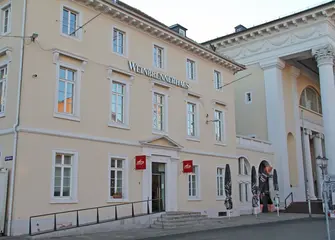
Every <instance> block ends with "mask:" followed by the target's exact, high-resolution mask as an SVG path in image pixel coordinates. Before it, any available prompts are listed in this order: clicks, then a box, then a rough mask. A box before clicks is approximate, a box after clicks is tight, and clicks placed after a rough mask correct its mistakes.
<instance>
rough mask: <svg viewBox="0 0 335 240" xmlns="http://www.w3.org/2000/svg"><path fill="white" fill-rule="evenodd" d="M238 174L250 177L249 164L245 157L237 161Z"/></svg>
mask: <svg viewBox="0 0 335 240" xmlns="http://www.w3.org/2000/svg"><path fill="white" fill-rule="evenodd" d="M238 174H239V175H250V163H249V161H248V160H247V159H246V158H245V157H240V158H239V159H238Z"/></svg>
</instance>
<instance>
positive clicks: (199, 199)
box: [187, 198, 202, 202]
mask: <svg viewBox="0 0 335 240" xmlns="http://www.w3.org/2000/svg"><path fill="white" fill-rule="evenodd" d="M187 200H188V201H191V202H199V201H202V200H201V198H188V199H187Z"/></svg>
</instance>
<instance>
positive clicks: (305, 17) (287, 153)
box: [203, 1, 335, 200]
mask: <svg viewBox="0 0 335 240" xmlns="http://www.w3.org/2000/svg"><path fill="white" fill-rule="evenodd" d="M334 16H335V8H334V4H333V2H332V1H331V2H328V3H325V4H322V5H319V6H316V7H313V8H310V9H307V10H305V11H302V12H298V13H295V14H292V15H289V16H286V17H283V18H280V19H277V20H274V21H271V22H268V23H264V24H261V25H258V26H254V27H251V28H246V27H244V26H242V25H240V27H239V28H237V27H236V29H235V30H236V31H235V33H232V34H229V35H226V36H223V37H219V38H216V39H213V40H209V41H207V42H205V43H203V44H204V45H206V46H208V47H209V48H212V49H215V50H216V52H219V53H221V54H225V55H228V56H229V57H231V58H233V59H234V60H236V61H238V62H240V63H242V64H245V65H246V66H247V68H248V69H247V70H245V71H244V72H241V73H239V74H238V76H237V78H240V77H243V78H244V80H241V81H238V82H237V83H236V84H235V104H236V113H237V116H239V117H237V122H236V130H237V134H242V135H253V136H258V137H259V138H260V136H262V138H264V139H265V140H268V141H270V142H272V143H273V148H274V152H275V155H276V162H277V169H278V175H279V186H280V196H281V198H282V199H285V198H286V197H287V196H288V195H289V194H290V193H291V192H292V193H293V195H294V198H295V200H305V199H306V198H307V193H308V195H309V197H310V198H311V199H316V198H317V197H320V195H319V191H318V189H320V175H321V172H320V169H319V168H318V167H317V166H316V161H315V159H316V157H317V156H319V155H320V156H321V157H322V155H323V156H325V157H327V158H328V159H329V166H328V171H329V173H330V174H335V108H333V107H331V106H332V103H334V102H335V81H334V49H335V18H334ZM248 75H250V76H248ZM312 92H314V93H315V94H314V93H313V94H314V95H313V94H312ZM247 94H248V95H247ZM303 94H304V95H306V96H305V98H306V99H305V100H304V101H301V96H302V95H303ZM311 94H312V95H313V96H312V95H311ZM245 96H250V98H251V96H252V98H253V99H249V100H250V101H248V102H247V101H246V100H245V99H246V98H245ZM319 96H321V97H320V99H318V97H319ZM240 99H243V100H240ZM264 103H265V104H264ZM260 123H263V124H262V125H261V126H260ZM263 125H264V126H263ZM323 145H325V146H323ZM289 173H290V174H289Z"/></svg>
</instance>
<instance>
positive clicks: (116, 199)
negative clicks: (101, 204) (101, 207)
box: [107, 198, 129, 203]
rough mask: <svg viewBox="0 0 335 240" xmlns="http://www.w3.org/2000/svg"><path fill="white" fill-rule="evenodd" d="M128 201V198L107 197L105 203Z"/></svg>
mask: <svg viewBox="0 0 335 240" xmlns="http://www.w3.org/2000/svg"><path fill="white" fill-rule="evenodd" d="M124 202H129V199H127V198H109V199H108V200H107V203H124Z"/></svg>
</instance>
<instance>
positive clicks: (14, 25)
mask: <svg viewBox="0 0 335 240" xmlns="http://www.w3.org/2000/svg"><path fill="white" fill-rule="evenodd" d="M9 2H10V3H11V8H12V13H11V14H12V16H11V31H10V33H9V35H6V36H4V37H1V39H0V52H1V53H2V54H4V55H3V56H1V57H0V66H3V65H4V64H6V63H7V62H8V61H10V62H9V63H8V77H7V90H6V95H7V96H6V108H5V116H4V117H0V130H1V129H8V128H12V127H13V125H14V123H15V117H16V104H17V86H18V85H17V84H18V78H19V72H20V71H19V68H20V53H21V50H20V46H21V42H22V38H20V37H10V36H22V10H23V1H8V0H2V1H0V7H3V6H5V5H7V4H8V3H9ZM26 41H27V42H28V41H29V40H26ZM6 50H8V53H9V54H7V55H6V52H5V51H6Z"/></svg>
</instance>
